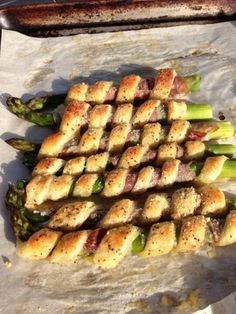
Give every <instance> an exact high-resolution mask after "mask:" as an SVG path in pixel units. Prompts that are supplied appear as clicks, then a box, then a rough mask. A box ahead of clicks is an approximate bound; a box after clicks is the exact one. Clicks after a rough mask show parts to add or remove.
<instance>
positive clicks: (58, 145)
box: [38, 120, 234, 159]
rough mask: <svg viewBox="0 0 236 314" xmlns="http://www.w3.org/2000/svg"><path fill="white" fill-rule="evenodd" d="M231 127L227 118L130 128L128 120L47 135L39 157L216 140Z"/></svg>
mask: <svg viewBox="0 0 236 314" xmlns="http://www.w3.org/2000/svg"><path fill="white" fill-rule="evenodd" d="M233 134H234V129H233V127H232V125H231V123H230V122H228V121H220V122H218V121H210V122H196V123H192V124H190V123H189V122H188V121H184V120H176V121H173V122H172V124H171V125H165V126H163V125H161V124H160V123H158V122H156V123H147V124H145V125H144V127H143V129H132V127H131V125H130V124H122V125H118V126H116V127H114V128H113V129H112V130H111V132H105V131H104V130H103V128H90V129H88V130H87V131H86V132H85V133H83V135H82V136H81V137H80V138H79V136H77V137H76V136H74V135H73V136H70V135H69V134H68V133H65V132H63V131H60V132H58V133H55V134H52V135H50V136H48V137H47V138H46V139H45V140H44V141H43V143H42V145H41V148H40V150H39V154H38V159H42V158H44V157H68V156H78V155H91V154H94V153H97V152H99V151H100V152H101V151H107V152H109V153H111V154H117V153H120V152H122V150H123V149H124V148H125V147H127V146H134V145H137V144H140V145H142V146H145V147H149V148H156V147H157V146H158V145H159V144H160V143H170V142H176V143H178V144H180V143H182V142H183V141H186V140H201V141H208V140H216V139H223V138H229V137H231V136H233Z"/></svg>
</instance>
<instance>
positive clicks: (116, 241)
mask: <svg viewBox="0 0 236 314" xmlns="http://www.w3.org/2000/svg"><path fill="white" fill-rule="evenodd" d="M177 229H178V230H179V232H178V234H179V235H178V236H177V232H176V230H177ZM41 234H43V235H44V236H43V237H41ZM235 242H236V211H235V210H232V211H230V212H229V213H228V215H227V216H226V218H224V219H212V218H206V217H204V216H202V215H197V216H192V217H187V218H184V219H183V220H182V221H181V222H178V224H176V223H175V222H174V221H165V222H160V223H156V224H154V225H152V226H151V228H150V229H149V231H148V234H146V233H145V232H144V231H143V230H142V229H140V228H138V227H136V226H133V225H131V224H129V225H126V226H122V227H118V228H113V229H109V230H107V231H106V230H104V229H95V230H82V231H77V232H72V233H67V234H65V235H62V234H61V233H59V232H58V231H52V230H50V229H48V228H44V229H41V230H39V231H37V232H36V233H35V234H33V235H32V236H31V237H30V238H29V239H28V240H27V241H26V242H23V243H19V242H18V244H17V254H18V255H19V256H22V257H25V258H29V259H34V258H37V259H44V258H47V257H48V260H49V261H50V262H52V263H59V264H65V263H66V264H72V263H77V262H79V259H80V258H81V257H84V256H86V255H90V260H92V261H93V262H94V263H95V264H96V265H98V266H99V267H102V268H104V269H106V268H114V267H116V266H117V265H118V264H119V263H120V262H121V261H122V260H123V258H124V257H125V256H126V255H128V254H138V255H139V256H141V257H151V256H152V257H154V256H161V255H164V254H169V253H171V252H177V253H186V252H194V251H197V250H199V249H200V248H201V247H202V246H203V245H205V244H211V245H213V246H227V245H230V244H233V243H235Z"/></svg>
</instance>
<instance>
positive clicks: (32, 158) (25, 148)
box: [5, 138, 41, 170]
mask: <svg viewBox="0 0 236 314" xmlns="http://www.w3.org/2000/svg"><path fill="white" fill-rule="evenodd" d="M5 142H6V143H7V144H9V145H10V146H12V147H13V148H15V149H17V150H19V151H20V152H22V153H23V154H22V155H23V156H22V157H23V158H22V159H23V164H24V165H25V166H26V167H27V168H29V169H30V170H32V169H33V168H34V167H35V165H36V163H37V161H36V158H37V154H38V151H39V149H40V146H41V145H40V144H35V143H32V142H30V141H27V140H26V139H22V138H10V139H8V140H6V141H5Z"/></svg>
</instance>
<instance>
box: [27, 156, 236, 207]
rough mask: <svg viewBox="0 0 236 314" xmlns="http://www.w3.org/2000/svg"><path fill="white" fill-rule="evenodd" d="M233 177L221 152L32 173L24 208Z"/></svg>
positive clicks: (231, 163) (234, 165)
mask: <svg viewBox="0 0 236 314" xmlns="http://www.w3.org/2000/svg"><path fill="white" fill-rule="evenodd" d="M231 178H236V160H228V159H227V157H225V156H217V157H208V158H207V159H206V160H205V161H204V162H201V161H194V162H190V163H181V161H180V160H178V159H172V160H169V161H166V162H165V163H164V164H163V166H162V167H160V168H155V167H152V166H147V167H143V168H141V170H139V171H138V172H133V171H129V170H127V169H115V170H112V171H110V172H107V173H105V174H103V175H99V174H97V173H90V174H83V175H81V176H80V177H79V178H78V177H77V178H76V177H75V176H72V175H67V174H64V175H62V176H58V177H56V176H54V175H47V176H35V177H34V178H33V179H32V180H31V181H30V182H29V183H28V185H27V187H26V203H25V206H26V208H28V209H35V208H36V207H37V205H40V204H42V203H43V202H45V201H46V200H53V201H56V200H59V199H63V198H67V197H68V196H74V197H89V196H91V195H92V194H97V193H100V195H101V196H103V197H114V196H119V195H122V194H124V193H143V192H145V191H146V190H148V189H151V188H159V189H162V188H166V187H169V186H172V185H173V184H174V183H178V182H191V181H194V183H196V184H210V183H213V182H215V181H217V180H219V179H231Z"/></svg>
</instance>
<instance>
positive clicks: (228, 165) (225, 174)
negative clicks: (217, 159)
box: [219, 159, 236, 179]
mask: <svg viewBox="0 0 236 314" xmlns="http://www.w3.org/2000/svg"><path fill="white" fill-rule="evenodd" d="M219 178H229V179H230V178H236V159H228V160H226V161H225V163H224V166H223V169H222V171H221V173H220V175H219Z"/></svg>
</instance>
